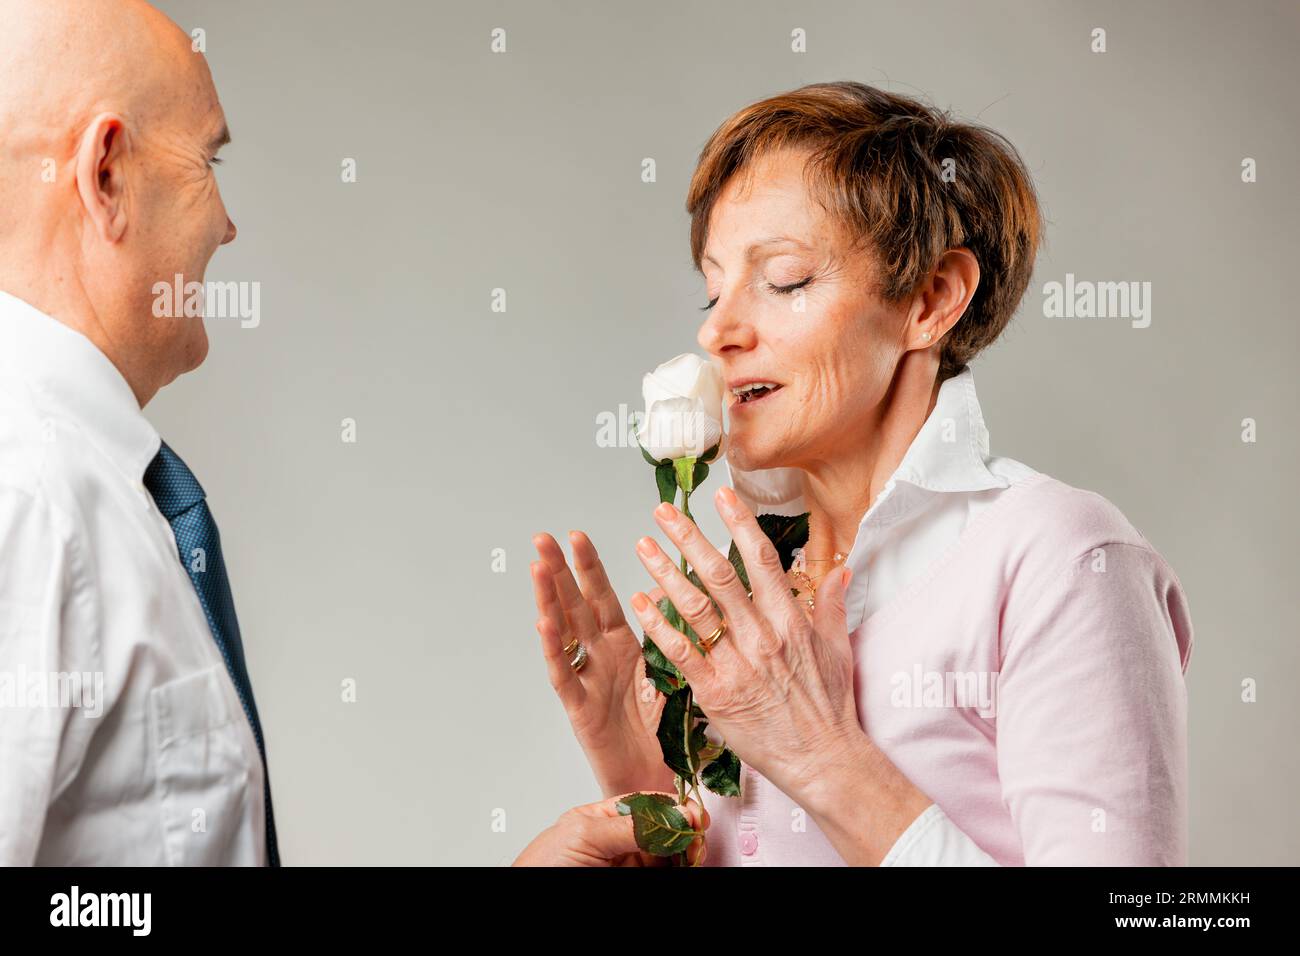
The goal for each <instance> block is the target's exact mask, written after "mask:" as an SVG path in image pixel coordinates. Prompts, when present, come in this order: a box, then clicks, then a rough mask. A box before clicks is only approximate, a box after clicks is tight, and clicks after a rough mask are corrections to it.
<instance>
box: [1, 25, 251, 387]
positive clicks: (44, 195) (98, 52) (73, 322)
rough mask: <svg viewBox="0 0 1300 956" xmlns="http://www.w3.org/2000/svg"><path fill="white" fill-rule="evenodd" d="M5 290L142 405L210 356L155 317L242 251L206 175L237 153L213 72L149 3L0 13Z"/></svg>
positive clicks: (195, 334) (197, 325)
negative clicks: (164, 294) (174, 294)
mask: <svg viewBox="0 0 1300 956" xmlns="http://www.w3.org/2000/svg"><path fill="white" fill-rule="evenodd" d="M0 23H4V24H5V28H4V30H3V31H0V288H3V289H5V290H6V291H9V292H11V293H13V294H14V295H17V296H19V297H21V298H24V299H26V300H27V301H28V302H31V303H32V304H33V305H35V306H37V307H38V308H40V309H42V310H43V311H45V312H47V313H48V314H50V315H53V316H55V317H56V318H58V319H59V320H60V321H62V322H64V323H66V324H68V325H70V326H72V327H73V328H76V329H78V331H81V332H82V333H83V334H85V335H86V336H87V337H88V338H90V339H91V340H92V341H93V342H94V343H95V344H96V345H97V346H99V348H100V349H101V351H103V352H104V353H105V354H106V355H108V357H109V358H110V359H111V360H112V361H113V362H114V364H116V365H117V367H118V369H119V370H120V371H121V372H122V373H123V375H124V376H126V378H127V380H128V381H129V382H131V384H132V387H133V388H134V389H135V391H136V394H137V397H139V398H140V400H141V403H142V404H143V403H144V402H146V401H148V399H149V398H150V397H151V396H152V395H153V393H154V392H156V391H157V389H158V388H159V387H161V386H162V385H165V384H166V383H167V382H169V381H171V380H172V379H173V378H175V377H176V375H178V374H180V373H182V372H184V371H188V370H189V369H190V368H193V367H195V366H196V365H198V364H199V363H200V362H201V361H202V360H203V357H204V355H206V352H207V339H206V335H205V333H204V331H203V325H202V319H199V318H185V317H184V316H178V317H175V318H156V317H154V315H153V310H152V302H153V293H152V289H153V286H154V284H155V283H156V282H160V281H166V282H168V283H170V282H172V281H173V279H174V276H175V275H176V274H178V273H179V274H181V275H183V276H184V281H186V282H190V281H202V280H203V273H204V270H205V269H206V266H207V263H208V260H209V259H210V258H211V256H212V254H213V253H214V252H215V251H216V248H217V246H218V245H220V244H221V243H222V242H227V241H229V240H230V239H232V238H234V226H233V225H232V224H231V223H230V221H229V219H228V217H227V216H226V211H225V207H224V206H223V205H222V203H221V198H220V195H219V193H218V190H217V185H216V179H215V176H214V175H213V173H212V168H211V161H212V159H213V158H214V156H215V152H216V150H217V149H219V148H220V146H221V145H222V144H223V142H225V141H228V140H229V133H228V131H227V129H226V123H225V116H224V114H223V113H222V110H221V105H220V102H219V101H218V99H217V94H216V90H215V88H214V86H213V84H212V77H211V74H210V73H209V71H208V67H207V63H206V62H205V60H204V58H203V56H202V55H200V54H198V53H196V52H194V51H193V49H192V47H191V41H190V38H189V36H188V35H187V34H186V33H185V32H184V31H182V30H181V29H180V28H179V27H178V26H176V24H174V23H173V22H172V21H171V20H169V19H168V18H167V17H166V16H164V15H163V14H162V13H160V12H159V11H157V10H155V9H154V8H153V7H151V6H149V5H148V4H147V3H144V2H143V0H0Z"/></svg>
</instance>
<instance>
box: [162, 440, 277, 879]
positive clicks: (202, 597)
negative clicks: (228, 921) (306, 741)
mask: <svg viewBox="0 0 1300 956" xmlns="http://www.w3.org/2000/svg"><path fill="white" fill-rule="evenodd" d="M144 486H145V487H146V488H148V489H149V494H151V495H153V500H154V501H155V502H157V504H158V510H159V511H161V512H162V514H163V517H164V518H166V519H167V520H168V522H170V523H171V526H172V534H173V535H175V537H176V549H177V552H178V553H179V555H180V559H181V565H182V566H183V567H184V568H185V570H186V572H187V573H188V574H189V576H190V580H191V581H193V582H194V590H195V591H197V592H198V594H199V603H200V604H201V605H203V613H204V614H206V615H207V618H208V627H209V628H211V629H212V637H213V639H214V640H215V641H216V642H217V648H218V649H219V650H220V651H221V656H222V658H224V659H225V662H226V670H228V671H229V672H230V678H231V680H233V681H234V682H235V690H237V691H238V692H239V702H240V703H241V704H243V705H244V713H245V714H247V715H248V722H249V723H250V724H252V725H253V736H254V737H255V738H257V749H258V752H259V753H260V754H261V755H262V770H263V775H262V776H263V779H264V780H265V781H266V853H267V860H268V862H269V864H270V865H271V866H279V865H280V853H279V850H278V848H277V847H276V843H275V818H274V817H273V816H272V815H271V775H270V773H269V772H267V770H266V747H265V746H264V745H263V743H262V725H261V723H260V722H259V721H258V719H257V704H256V703H254V701H253V685H252V682H250V681H249V679H248V665H247V664H246V663H245V662H244V644H243V642H242V641H241V640H240V638H239V620H238V618H236V617H235V598H234V596H233V595H232V594H231V593H230V579H229V578H228V577H227V576H226V562H225V561H224V560H223V559H222V557H221V535H220V533H218V531H217V523H216V521H214V520H213V519H212V512H211V511H209V510H208V503H207V502H206V501H205V500H204V497H205V496H204V492H203V487H202V486H201V485H200V484H199V481H198V479H197V478H195V477H194V473H193V472H192V471H190V470H189V468H187V467H186V465H185V462H183V461H181V459H180V457H179V456H178V455H177V454H176V452H174V451H172V450H171V448H169V447H168V445H167V443H166V442H163V443H162V448H161V449H160V450H159V452H158V455H157V456H156V457H155V458H154V460H153V461H152V462H150V463H149V467H148V468H147V469H145V473H144ZM196 549H202V557H201V560H202V563H201V564H200V556H199V555H196V554H195V550H196ZM196 567H197V570H196Z"/></svg>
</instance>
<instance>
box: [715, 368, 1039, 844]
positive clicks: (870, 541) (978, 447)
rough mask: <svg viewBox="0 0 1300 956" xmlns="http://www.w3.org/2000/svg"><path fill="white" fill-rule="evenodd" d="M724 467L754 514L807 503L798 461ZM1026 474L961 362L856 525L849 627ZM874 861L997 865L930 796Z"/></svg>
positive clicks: (795, 509)
mask: <svg viewBox="0 0 1300 956" xmlns="http://www.w3.org/2000/svg"><path fill="white" fill-rule="evenodd" d="M727 470H728V474H729V475H730V482H731V485H732V487H733V489H734V490H735V492H736V495H737V497H739V498H740V499H741V500H742V501H743V502H744V503H745V504H746V506H748V507H749V509H750V510H751V511H752V512H753V513H755V514H760V513H764V512H767V513H771V514H779V515H801V514H803V513H805V512H806V511H807V510H808V507H807V504H806V503H805V501H804V498H803V485H802V472H801V471H800V470H798V469H795V468H767V469H761V470H755V471H745V470H742V469H739V468H734V467H732V465H731V461H730V459H727ZM1035 474H1038V472H1036V471H1035V470H1034V469H1032V468H1030V467H1029V466H1028V465H1025V464H1022V463H1021V462H1018V461H1015V460H1013V459H1010V458H995V457H991V456H990V455H989V433H988V429H987V428H986V427H985V425H984V416H983V413H982V412H981V410H980V405H979V400H978V398H977V397H976V395H975V379H974V375H973V373H972V372H971V369H970V367H969V366H968V367H967V368H966V369H965V370H964V371H962V372H960V373H958V374H957V375H954V376H952V377H951V378H949V379H947V380H946V381H945V382H944V383H943V384H942V385H941V386H940V387H939V396H938V399H937V400H936V402H935V406H934V409H933V410H932V411H931V412H930V415H929V417H928V418H927V419H926V420H925V423H924V424H923V425H922V426H921V430H920V431H919V432H918V433H917V435H916V438H914V439H913V440H912V444H911V445H910V446H909V447H908V450H907V453H906V454H905V455H904V456H903V460H902V461H901V462H900V463H899V465H898V468H897V469H895V471H894V473H893V475H892V476H891V477H890V479H889V481H888V482H886V483H885V486H884V488H883V489H882V490H881V492H880V494H879V495H878V496H877V497H876V500H875V501H873V502H872V504H871V507H870V508H869V509H868V510H867V513H866V514H865V515H863V517H862V521H861V523H860V524H859V525H858V533H857V536H856V538H855V539H854V542H853V547H852V549H851V550H850V551H849V555H848V557H847V558H846V559H845V564H846V565H847V566H848V567H850V568H852V569H853V579H852V580H851V581H850V582H849V590H848V593H847V595H846V596H845V609H846V612H847V617H848V622H847V623H848V631H849V633H850V634H852V633H853V632H854V631H856V630H857V629H858V628H859V627H860V626H861V624H862V622H863V621H865V620H866V619H867V618H869V617H870V616H871V615H872V614H874V613H875V612H876V611H877V610H879V609H880V608H882V607H884V606H885V605H887V604H889V603H890V601H892V600H893V599H894V598H895V597H896V596H897V595H898V594H899V593H900V592H901V591H902V590H903V589H904V588H905V587H907V586H908V585H909V584H911V583H912V582H913V581H914V580H916V579H917V578H919V577H920V576H921V575H923V574H924V573H926V571H927V570H929V569H930V568H931V567H932V566H933V565H934V564H935V562H936V561H937V560H938V559H939V558H940V556H942V555H943V554H944V552H945V551H947V550H948V549H949V548H950V547H952V546H953V545H954V544H955V543H956V542H957V540H958V538H960V537H961V534H962V531H963V530H964V529H965V527H966V525H967V524H968V523H969V522H970V521H971V520H972V519H973V518H974V517H975V516H976V515H977V514H978V513H979V512H980V511H981V510H983V509H984V508H986V507H988V506H989V505H990V504H992V503H993V502H994V501H996V500H997V498H998V496H999V495H1000V494H1002V493H1003V492H1004V491H1005V490H1006V489H1007V488H1010V487H1011V486H1012V485H1013V484H1015V483H1017V482H1019V481H1022V480H1024V479H1025V478H1028V477H1030V476H1031V475H1035ZM745 769H746V770H747V771H748V770H749V769H750V768H748V767H746V768H745ZM881 865H882V866H997V865H998V864H997V862H996V861H995V860H994V859H993V858H992V857H991V856H989V855H988V854H987V853H985V852H984V851H983V850H982V849H980V847H979V846H978V845H977V844H976V843H975V842H974V841H973V840H972V839H970V837H968V836H967V835H966V834H965V833H963V832H962V831H961V830H960V829H958V827H957V826H956V825H955V824H954V823H953V822H952V821H951V820H950V819H948V816H947V815H946V814H945V813H944V812H943V810H942V809H941V808H940V807H939V805H938V804H935V803H932V804H930V806H929V807H928V808H927V809H926V810H925V811H924V812H923V813H921V814H920V816H918V817H917V818H916V820H914V821H913V822H912V824H911V825H910V826H909V827H908V828H907V830H905V831H904V832H903V833H902V834H901V835H900V836H899V838H898V840H897V841H895V843H894V846H893V847H892V849H891V850H890V851H889V853H888V855H886V857H885V858H884V860H883V861H882V862H881Z"/></svg>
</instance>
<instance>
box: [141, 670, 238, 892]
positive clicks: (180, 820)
mask: <svg viewBox="0 0 1300 956" xmlns="http://www.w3.org/2000/svg"><path fill="white" fill-rule="evenodd" d="M223 676H224V674H223V673H222V671H221V670H220V669H219V667H218V666H217V665H213V666H212V667H209V668H208V669H207V670H202V671H198V672H197V673H194V674H189V675H187V676H185V677H180V678H177V679H176V680H173V681H168V682H167V683H165V684H160V685H159V686H157V687H155V688H153V689H152V690H151V691H150V692H149V721H150V725H151V733H152V737H153V747H154V758H155V763H156V767H157V788H158V789H157V792H158V798H159V804H160V813H161V816H162V835H163V848H164V850H165V852H166V858H167V862H168V864H169V865H171V866H196V865H199V866H202V865H207V866H211V865H214V864H215V865H221V864H246V865H247V864H254V863H258V862H260V861H259V859H258V856H257V841H258V839H260V835H261V833H262V832H263V831H262V828H261V827H259V826H255V825H254V824H255V823H257V822H258V820H259V818H258V815H257V813H256V812H254V807H253V806H252V802H253V801H254V800H255V801H256V809H257V810H260V809H261V806H262V795H261V793H260V792H259V791H260V787H261V766H260V763H255V762H254V760H253V759H250V754H249V752H248V749H247V748H246V746H245V743H244V739H243V737H242V735H241V734H240V730H241V729H242V728H241V727H240V726H239V724H238V723H237V721H241V720H244V719H245V717H244V713H243V711H242V710H237V709H234V708H231V707H230V706H229V704H228V697H227V696H226V694H225V693H224V689H223V687H222V677H223ZM252 756H254V757H255V756H256V755H255V754H254V755H252ZM260 759H261V758H260V757H258V758H257V760H258V761H260Z"/></svg>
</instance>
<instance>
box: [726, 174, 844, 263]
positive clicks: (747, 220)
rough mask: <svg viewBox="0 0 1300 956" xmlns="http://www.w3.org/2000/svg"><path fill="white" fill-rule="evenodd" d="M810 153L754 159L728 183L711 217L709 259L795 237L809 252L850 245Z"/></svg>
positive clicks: (733, 175)
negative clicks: (758, 240) (732, 248)
mask: <svg viewBox="0 0 1300 956" xmlns="http://www.w3.org/2000/svg"><path fill="white" fill-rule="evenodd" d="M810 156H811V153H810V152H809V151H807V150H800V149H793V148H787V149H784V150H777V151H770V152H766V153H763V154H760V155H758V156H756V157H754V158H753V159H752V160H751V161H749V162H747V163H746V164H745V165H743V166H742V167H741V168H740V169H738V170H736V171H735V172H734V173H733V174H732V175H731V177H730V178H729V179H728V180H727V182H726V184H725V185H724V186H723V187H722V190H721V191H720V192H719V194H718V198H717V200H716V201H715V202H714V204H713V208H712V209H711V210H710V211H709V226H708V233H707V235H708V239H707V241H706V244H705V246H706V248H705V254H706V255H709V253H710V250H711V249H713V248H715V247H717V246H725V245H729V244H733V243H744V242H749V241H752V239H753V238H754V237H755V236H758V235H760V234H761V235H762V236H767V237H773V236H789V237H793V238H799V239H802V240H803V241H804V242H806V243H807V244H808V245H809V246H814V247H825V246H827V245H832V244H839V243H841V242H843V241H844V240H845V238H846V237H845V235H844V232H843V229H842V228H841V227H840V224H839V223H838V221H837V220H834V219H833V218H832V217H831V216H830V214H829V211H828V208H827V205H826V203H825V201H824V199H823V197H822V196H821V195H820V192H819V190H818V188H817V183H816V180H815V178H814V177H813V175H812V172H811V167H810V166H809V163H808V160H809V158H810Z"/></svg>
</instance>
